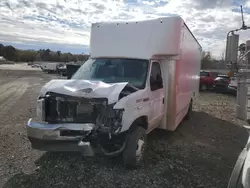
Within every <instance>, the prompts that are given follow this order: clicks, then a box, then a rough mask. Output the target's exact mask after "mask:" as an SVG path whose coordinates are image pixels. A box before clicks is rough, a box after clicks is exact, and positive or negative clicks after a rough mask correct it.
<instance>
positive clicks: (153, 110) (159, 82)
mask: <svg viewBox="0 0 250 188" xmlns="http://www.w3.org/2000/svg"><path fill="white" fill-rule="evenodd" d="M161 70H162V69H161V65H160V63H159V62H158V61H152V63H151V72H150V95H149V96H150V97H149V98H150V116H149V117H150V118H149V119H150V120H149V126H150V127H149V129H153V128H155V127H156V126H158V125H159V124H160V122H161V120H162V118H163V116H164V102H165V101H164V100H165V99H164V89H163V79H162V71H161Z"/></svg>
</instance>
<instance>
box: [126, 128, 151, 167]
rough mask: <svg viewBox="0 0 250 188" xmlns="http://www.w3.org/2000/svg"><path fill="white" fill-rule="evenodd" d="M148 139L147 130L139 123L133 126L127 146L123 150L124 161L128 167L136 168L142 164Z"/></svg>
mask: <svg viewBox="0 0 250 188" xmlns="http://www.w3.org/2000/svg"><path fill="white" fill-rule="evenodd" d="M146 141H147V136H146V130H145V129H144V128H143V127H141V126H139V125H135V126H134V127H132V129H131V131H129V133H128V135H127V140H126V146H125V149H124V151H123V163H124V165H125V166H126V167H127V168H129V169H131V168H136V167H137V166H139V165H140V164H141V162H142V161H143V157H144V153H145V149H146Z"/></svg>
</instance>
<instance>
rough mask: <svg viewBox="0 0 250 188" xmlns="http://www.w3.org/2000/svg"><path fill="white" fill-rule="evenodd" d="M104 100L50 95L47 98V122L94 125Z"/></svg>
mask: <svg viewBox="0 0 250 188" xmlns="http://www.w3.org/2000/svg"><path fill="white" fill-rule="evenodd" d="M103 101H104V99H86V98H80V97H72V96H68V95H62V94H56V93H48V94H47V95H46V98H45V121H47V122H56V123H58V122H65V123H94V122H95V120H96V117H97V115H98V108H99V107H98V105H102V103H103Z"/></svg>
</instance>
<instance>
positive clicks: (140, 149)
mask: <svg viewBox="0 0 250 188" xmlns="http://www.w3.org/2000/svg"><path fill="white" fill-rule="evenodd" d="M144 150H145V140H144V138H143V136H141V137H140V138H139V139H138V142H137V149H136V160H137V161H140V160H141V158H142V156H143V153H144Z"/></svg>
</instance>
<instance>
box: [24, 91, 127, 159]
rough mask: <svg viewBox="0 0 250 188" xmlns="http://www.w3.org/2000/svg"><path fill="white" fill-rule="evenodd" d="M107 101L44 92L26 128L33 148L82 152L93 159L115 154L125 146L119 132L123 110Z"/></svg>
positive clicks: (123, 136) (122, 134)
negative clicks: (96, 155)
mask: <svg viewBox="0 0 250 188" xmlns="http://www.w3.org/2000/svg"><path fill="white" fill-rule="evenodd" d="M114 105H115V103H113V104H108V99H107V98H85V97H79V96H71V95H66V94H59V93H55V92H47V93H46V95H44V96H43V97H39V99H38V101H37V117H36V118H35V119H30V120H29V122H28V126H27V131H28V138H29V140H30V142H31V144H32V147H33V148H34V149H38V150H44V151H82V152H84V155H88V156H92V155H94V153H97V152H99V151H100V152H102V153H104V154H105V155H116V154H118V153H120V152H121V151H122V150H123V148H124V147H125V138H126V136H125V134H126V133H121V132H120V131H121V129H122V118H123V111H124V109H114Z"/></svg>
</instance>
